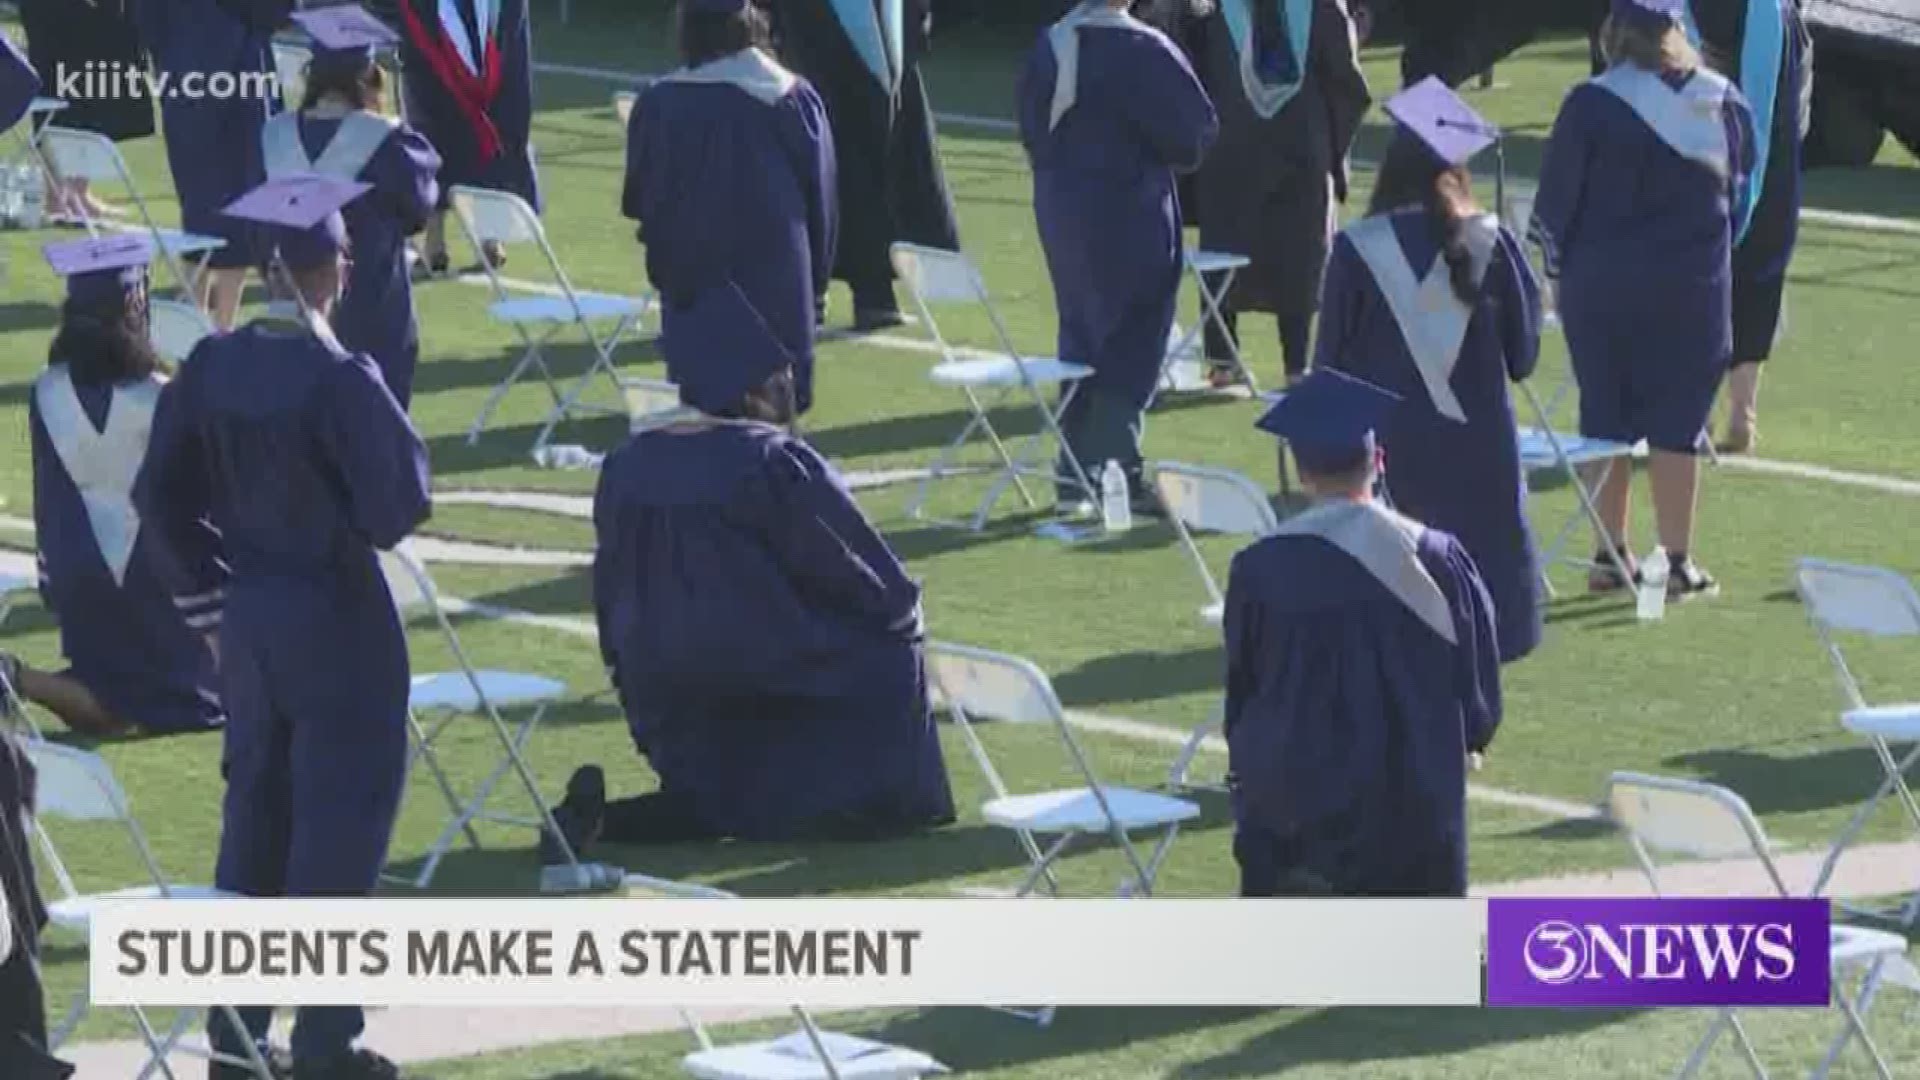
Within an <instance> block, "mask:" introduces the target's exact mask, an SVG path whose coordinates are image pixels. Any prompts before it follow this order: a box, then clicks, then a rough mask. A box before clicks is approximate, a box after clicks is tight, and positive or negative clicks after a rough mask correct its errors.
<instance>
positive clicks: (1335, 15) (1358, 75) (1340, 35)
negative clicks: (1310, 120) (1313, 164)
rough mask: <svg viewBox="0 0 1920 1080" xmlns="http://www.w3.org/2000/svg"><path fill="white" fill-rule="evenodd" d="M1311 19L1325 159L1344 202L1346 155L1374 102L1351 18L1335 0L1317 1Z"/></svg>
mask: <svg viewBox="0 0 1920 1080" xmlns="http://www.w3.org/2000/svg"><path fill="white" fill-rule="evenodd" d="M1316 7H1317V10H1316V11H1315V12H1314V18H1313V34H1312V37H1311V41H1310V47H1311V48H1312V50H1313V55H1312V58H1311V60H1310V61H1309V63H1310V64H1311V65H1312V72H1313V78H1314V79H1316V80H1317V81H1318V82H1319V83H1320V100H1321V101H1323V102H1325V103H1326V108H1327V135H1328V137H1329V138H1331V139H1332V140H1333V145H1332V146H1330V147H1328V148H1327V150H1328V153H1327V160H1328V161H1331V162H1333V194H1334V197H1335V198H1336V199H1338V200H1339V201H1340V202H1343V203H1344V202H1346V201H1347V186H1348V183H1349V181H1350V180H1351V176H1350V174H1349V166H1348V161H1347V156H1348V154H1349V152H1350V151H1351V150H1352V149H1353V140H1354V137H1355V136H1356V135H1358V134H1359V133H1360V121H1361V120H1362V119H1363V118H1365V116H1366V115H1367V107H1368V106H1370V105H1372V104H1373V92H1372V91H1371V90H1369V89H1368V88H1367V76H1366V73H1365V72H1364V71H1362V70H1361V68H1360V46H1359V42H1358V40H1357V38H1356V35H1355V32H1354V27H1353V19H1352V17H1351V16H1349V15H1348V14H1347V12H1346V9H1345V8H1343V7H1342V6H1341V5H1340V4H1339V3H1337V2H1336V0H1319V3H1318V4H1317V5H1316Z"/></svg>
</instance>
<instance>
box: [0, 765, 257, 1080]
mask: <svg viewBox="0 0 1920 1080" xmlns="http://www.w3.org/2000/svg"><path fill="white" fill-rule="evenodd" d="M26 752H27V756H28V758H29V759H30V760H31V761H32V762H33V767H34V771H35V773H36V774H37V780H36V786H35V805H34V813H35V818H34V820H33V822H32V825H33V833H34V837H35V839H36V841H37V846H38V847H39V849H40V855H39V857H40V859H41V860H42V861H43V862H44V864H45V865H44V866H43V867H42V869H43V870H44V871H45V873H46V874H47V875H48V876H50V877H52V878H53V880H54V881H55V882H56V883H57V887H58V895H57V896H55V897H54V898H53V899H52V900H51V901H50V902H49V903H48V904H47V914H48V918H49V920H50V921H51V922H52V923H53V924H54V925H56V926H58V927H60V928H62V929H64V930H69V931H72V932H74V933H78V934H80V935H82V936H83V937H84V936H86V934H87V931H88V930H89V929H90V928H91V926H92V924H93V916H94V915H95V913H97V912H99V911H101V910H103V909H105V908H106V907H107V906H108V905H111V904H116V903H125V902H126V901H129V900H232V901H235V902H237V903H244V902H245V901H246V897H243V896H240V895H238V894H235V893H230V892H223V891H221V890H219V889H214V888H210V887H207V886H203V885H175V884H173V883H172V882H171V881H169V880H168V879H167V877H166V875H165V873H163V872H162V871H161V869H160V863H159V861H158V860H157V859H155V857H154V854H153V848H152V847H151V846H150V845H149V844H148V842H147V836H146V832H145V831H144V830H143V829H141V827H140V823H139V822H138V821H136V820H135V819H134V816H133V807H132V804H131V803H130V802H129V801H128V799H127V795H126V792H125V790H124V789H122V788H121V786H120V781H119V780H118V779H117V778H115V776H114V775H113V769H112V768H111V767H109V766H108V765H107V762H106V760H105V759H104V758H102V757H100V756H99V755H98V754H93V753H89V752H87V751H85V750H78V749H75V748H73V747H70V746H60V745H57V744H54V743H50V742H46V741H45V740H42V739H33V740H29V741H28V742H27V744H26ZM52 818H59V819H63V820H66V821H71V822H83V823H84V822H92V823H111V824H113V825H115V826H118V828H119V831H120V832H122V833H123V834H124V835H125V836H126V838H127V840H128V843H129V845H130V846H131V847H132V849H133V852H134V854H135V856H136V857H137V858H138V861H139V863H140V866H141V869H142V870H143V871H144V873H145V876H146V879H147V880H146V882H145V883H144V884H141V885H135V886H131V887H127V888H121V889H115V890H112V891H105V892H92V893H83V892H81V891H80V889H79V887H78V885H76V884H75V882H74V879H73V875H72V873H71V872H70V871H69V870H68V869H67V865H66V862H65V861H64V860H62V859H61V857H60V852H59V850H58V848H56V847H55V846H54V843H53V839H52V837H51V836H50V835H49V834H48V833H47V830H46V828H45V827H44V824H43V823H44V822H45V821H46V820H47V819H52ZM93 854H94V853H93V852H92V851H91V850H90V855H93ZM91 1008H92V1003H91V1002H90V1000H89V999H88V996H87V991H86V989H85V988H84V987H83V988H81V989H80V990H79V991H78V992H77V993H76V994H75V995H74V998H73V1002H72V1003H71V1005H70V1006H69V1007H68V1009H67V1014H66V1016H65V1017H64V1018H63V1019H62V1020H61V1021H60V1023H59V1024H58V1025H57V1026H56V1027H55V1028H54V1030H53V1033H52V1034H51V1035H50V1036H49V1038H48V1044H49V1046H51V1047H52V1048H54V1049H56V1050H57V1049H58V1048H59V1047H60V1046H62V1045H63V1044H65V1042H66V1041H67V1040H68V1039H69V1038H70V1037H72V1035H73V1033H74V1030H75V1029H76V1028H78V1027H79V1025H80V1022H81V1021H82V1020H84V1019H86V1016H87V1013H88V1012H89V1011H90V1010H91ZM127 1011H128V1012H129V1013H130V1014H131V1015H132V1016H133V1021H134V1026H135V1027H136V1028H138V1029H139V1032H140V1040H141V1042H142V1043H143V1044H145V1046H146V1048H147V1055H148V1061H147V1065H146V1068H144V1069H143V1070H142V1071H141V1072H140V1075H141V1076H142V1077H145V1076H147V1075H149V1074H151V1073H153V1072H154V1071H156V1070H158V1071H159V1072H161V1073H162V1074H164V1075H166V1076H172V1075H173V1072H172V1070H171V1069H170V1068H169V1067H168V1065H167V1064H166V1063H167V1059H168V1058H169V1057H170V1056H171V1055H173V1054H175V1053H183V1054H187V1055H190V1056H193V1057H197V1058H201V1059H203V1060H207V1061H212V1062H219V1063H222V1064H226V1065H231V1066H235V1067H237V1068H242V1069H247V1070H249V1071H251V1072H252V1074H253V1075H254V1076H255V1077H257V1078H258V1080H273V1074H272V1072H271V1071H270V1069H269V1068H268V1066H267V1063H266V1061H265V1060H263V1059H262V1057H261V1055H260V1053H259V1051H258V1050H257V1049H255V1048H253V1047H248V1048H247V1052H246V1056H245V1057H239V1056H234V1055H228V1054H219V1053H215V1052H214V1051H213V1050H211V1049H210V1048H208V1047H204V1046H196V1045H191V1044H187V1043H185V1042H183V1041H182V1040H183V1039H185V1038H186V1035H187V1032H188V1031H189V1030H190V1029H191V1028H192V1027H193V1026H194V1025H195V1024H196V1023H197V1022H199V1021H201V1020H202V1019H203V1018H204V1017H205V1016H206V1010H201V1009H185V1010H181V1011H180V1012H179V1013H178V1015H176V1017H175V1018H174V1022H173V1024H172V1025H171V1026H170V1027H169V1028H168V1029H167V1033H166V1034H165V1035H161V1034H159V1033H157V1032H156V1031H155V1029H154V1027H153V1023H152V1021H151V1019H150V1018H149V1016H148V1013H147V1010H145V1009H142V1008H139V1007H137V1006H134V1007H129V1008H128V1010H127ZM220 1012H222V1013H223V1014H224V1015H225V1016H226V1019H227V1021H228V1022H229V1023H232V1024H234V1025H236V1029H239V1027H240V1020H239V1017H238V1016H237V1015H235V1014H234V1012H233V1010H232V1009H231V1008H227V1007H222V1008H221V1009H220Z"/></svg>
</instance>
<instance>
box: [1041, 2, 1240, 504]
mask: <svg viewBox="0 0 1920 1080" xmlns="http://www.w3.org/2000/svg"><path fill="white" fill-rule="evenodd" d="M1126 9H1127V4H1126V3H1125V2H1124V0H1087V2H1085V3H1082V4H1080V5H1078V6H1076V7H1075V8H1074V9H1073V10H1072V11H1071V12H1069V13H1068V15H1067V17H1066V18H1064V19H1062V20H1061V21H1060V22H1059V23H1057V24H1055V25H1054V26H1053V27H1052V28H1050V29H1049V30H1048V31H1047V32H1046V33H1044V34H1042V35H1041V37H1040V41H1039V43H1038V44H1037V45H1035V46H1034V49H1033V51H1032V53H1031V54H1030V55H1029V56H1028V58H1027V65H1026V70H1025V72H1024V73H1023V74H1022V75H1021V78H1020V86H1019V97H1018V101H1019V119H1020V138H1021V141H1022V142H1023V143H1025V144H1026V148H1027V157H1028V159H1029V160H1030V161H1031V162H1032V164H1033V212H1034V217H1035V218H1036V219H1037V220H1038V222H1039V227H1040V244H1041V246H1042V247H1043V248H1044V249H1045V251H1046V256H1047V270H1048V272H1049V273H1050V274H1051V275H1052V278H1053V293H1054V303H1055V305H1056V306H1057V307H1058V309H1059V317H1060V350H1059V352H1060V359H1061V360H1063V361H1066V362H1068V363H1074V364H1086V365H1088V366H1089V367H1092V368H1093V371H1094V373H1093V376H1092V377H1091V378H1089V379H1086V380H1085V381H1083V382H1081V383H1080V384H1079V389H1078V390H1077V391H1076V392H1075V393H1074V395H1073V399H1072V401H1071V403H1069V405H1068V406H1067V409H1066V413H1065V415H1064V416H1062V418H1061V428H1062V430H1063V432H1064V433H1065V435H1066V437H1067V442H1068V444H1069V446H1071V447H1072V450H1073V454H1074V455H1075V456H1076V457H1077V458H1078V459H1079V464H1080V465H1081V466H1083V467H1084V468H1085V469H1086V471H1087V472H1089V473H1091V474H1095V475H1097V474H1098V473H1099V472H1100V470H1101V469H1102V467H1103V466H1104V465H1105V463H1106V462H1108V461H1115V462H1118V463H1119V464H1120V467H1121V468H1122V469H1123V470H1125V472H1126V474H1127V478H1128V481H1129V483H1130V485H1131V490H1132V492H1133V495H1134V500H1135V503H1136V506H1137V507H1138V508H1139V509H1140V510H1142V511H1150V510H1152V509H1153V508H1154V507H1155V506H1157V503H1155V501H1154V500H1153V498H1152V496H1151V494H1150V493H1148V492H1147V491H1146V490H1145V488H1144V487H1143V484H1142V480H1141V474H1140V468H1141V459H1140V434H1141V425H1142V412H1143V411H1144V410H1145V408H1146V405H1147V401H1148V399H1149V398H1151V397H1152V394H1153V386H1154V383H1155V382H1156V381H1158V379H1159V376H1160V367H1161V362H1162V361H1163V360H1164V359H1165V358H1166V348H1167V337H1168V332H1169V331H1170V330H1171V329H1172V327H1173V316H1174V308H1175V304H1176V303H1177V301H1178V299H1179V288H1180V275H1181V272H1182V267H1183V265H1184V259H1185V255H1184V245H1183V243H1182V240H1181V213H1180V196H1179V191H1178V179H1177V178H1178V177H1179V175H1180V174H1182V173H1190V172H1192V171H1194V170H1195V169H1197V168H1199V166H1200V162H1201V160H1202V159H1203V158H1205V157H1206V154H1207V149H1208V147H1210V146H1212V145H1213V140H1214V136H1215V134H1217V133H1218V131H1219V121H1218V119H1217V118H1216V117H1215V115H1214V111H1213V103H1212V102H1211V101H1209V100H1208V98H1207V93H1206V91H1205V90H1203V89H1201V86H1200V80H1199V79H1198V78H1196V77H1195V75H1194V73H1193V68H1191V67H1190V66H1188V64H1187V60H1186V57H1185V56H1183V55H1182V54H1181V52H1180V50H1179V48H1177V47H1176V46H1175V45H1174V44H1173V42H1172V41H1170V40H1169V39H1168V38H1167V37H1166V35H1165V34H1162V33H1161V32H1160V31H1158V30H1156V29H1154V28H1152V27H1150V26H1148V25H1147V24H1145V23H1143V22H1141V21H1140V20H1138V19H1135V18H1134V17H1133V16H1131V15H1129V14H1128V13H1127V10H1126ZM1060 466H1061V467H1060V469H1059V470H1058V471H1059V472H1060V475H1061V477H1062V483H1061V485H1060V491H1059V494H1060V498H1061V500H1062V501H1063V502H1064V501H1067V500H1070V499H1075V498H1079V497H1080V494H1079V491H1078V488H1077V487H1076V486H1072V485H1069V484H1068V483H1067V482H1066V481H1067V479H1069V478H1072V477H1073V470H1072V468H1071V467H1070V466H1071V463H1070V462H1068V461H1067V460H1065V457H1064V455H1063V459H1062V461H1061V463H1060Z"/></svg>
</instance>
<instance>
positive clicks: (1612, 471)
mask: <svg viewBox="0 0 1920 1080" xmlns="http://www.w3.org/2000/svg"><path fill="white" fill-rule="evenodd" d="M1602 474H1604V479H1603V478H1602ZM1580 480H1581V482H1582V483H1584V484H1586V485H1587V487H1588V489H1589V490H1591V491H1592V492H1593V507H1594V509H1595V510H1596V511H1598V512H1599V514H1600V521H1601V524H1603V525H1605V526H1606V529H1607V532H1608V533H1610V534H1612V535H1611V536H1610V537H1609V536H1596V537H1594V538H1593V546H1594V549H1595V550H1596V551H1597V550H1603V549H1605V548H1606V546H1607V544H1608V541H1609V540H1611V541H1612V542H1613V543H1615V544H1618V545H1619V546H1620V548H1621V550H1622V551H1626V550H1630V545H1631V543H1632V538H1631V537H1629V536H1628V535H1627V525H1628V521H1627V512H1628V501H1629V499H1630V498H1631V497H1632V495H1633V464H1632V463H1631V462H1629V461H1623V460H1620V459H1617V458H1616V459H1614V460H1613V461H1611V462H1596V463H1594V464H1592V465H1583V466H1581V467H1580Z"/></svg>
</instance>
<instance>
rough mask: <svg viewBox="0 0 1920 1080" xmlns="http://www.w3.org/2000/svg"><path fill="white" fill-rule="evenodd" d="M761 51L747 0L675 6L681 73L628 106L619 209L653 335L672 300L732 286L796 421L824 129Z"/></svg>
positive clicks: (826, 253) (817, 105) (829, 168)
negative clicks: (783, 378)
mask: <svg viewBox="0 0 1920 1080" xmlns="http://www.w3.org/2000/svg"><path fill="white" fill-rule="evenodd" d="M766 46H767V29H766V19H765V16H763V15H762V14H761V13H760V12H759V11H758V9H756V8H754V7H753V5H751V4H750V3H748V2H747V0H683V2H682V3H681V4H680V56H681V59H682V61H683V62H684V63H685V64H686V65H687V66H686V67H685V68H683V69H682V70H680V71H676V72H674V73H673V74H671V75H668V76H666V77H665V78H662V79H660V80H658V81H656V82H654V83H653V84H652V85H651V86H649V87H648V88H647V89H646V91H645V92H643V93H642V94H641V95H640V98H639V101H638V102H636V103H635V105H634V108H633V117H632V119H631V120H630V121H629V122H628V127H627V177H626V187H625V190H624V192H623V193H622V195H621V199H620V209H621V212H622V213H624V214H625V215H626V216H627V217H628V218H631V219H632V220H634V221H637V222H639V223H640V234H639V235H640V241H641V243H643V244H645V245H646V249H647V277H648V278H649V279H651V280H652V282H653V287H654V288H655V289H656V290H658V291H659V293H660V297H661V305H660V306H661V313H660V318H661V322H662V325H663V328H664V332H665V333H667V334H669V335H670V334H672V333H673V329H672V328H673V324H674V321H675V320H676V319H677V318H679V312H678V307H679V301H680V299H681V298H683V297H689V296H693V295H697V294H698V293H699V292H700V291H701V290H703V289H707V288H711V287H713V286H714V285H716V284H717V283H719V282H723V281H729V280H731V281H733V282H735V283H737V284H738V285H739V286H740V288H741V289H742V290H743V291H744V292H745V293H746V294H747V298H748V299H749V300H750V301H751V302H752V303H753V306H754V308H755V309H756V310H758V311H759V312H760V313H761V314H762V315H763V316H764V317H765V318H766V320H767V323H768V325H770V326H772V327H773V330H774V333H775V334H776V335H778V336H779V338H780V342H781V344H782V345H783V346H785V347H786V350H787V351H788V352H789V353H792V354H793V358H794V379H795V385H794V391H795V396H796V397H797V398H798V401H799V411H800V413H801V414H803V415H804V414H805V413H806V411H807V410H808V409H809V408H810V407H811V406H812V404H813V336H814V298H815V297H816V295H818V294H819V293H821V292H823V291H824V290H825V289H826V287H827V278H828V275H830V274H831V273H832V272H833V256H834V245H835V239H836V237H837V233H838V219H837V213H838V206H837V203H836V201H835V194H834V183H835V180H834V177H835V163H834V157H833V130H832V128H831V127H830V126H829V125H828V123H827V109H826V106H825V105H824V104H822V103H821V101H820V95H819V94H818V93H816V92H815V91H814V89H813V86H812V85H811V84H809V83H808V82H807V81H806V80H805V79H802V78H800V77H798V76H796V75H794V74H793V73H792V72H789V71H788V70H787V69H785V68H783V67H781V66H780V65H779V64H778V63H776V62H775V61H774V60H773V58H772V57H770V56H768V55H767V53H766V51H765V49H766ZM883 280H885V279H883Z"/></svg>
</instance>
